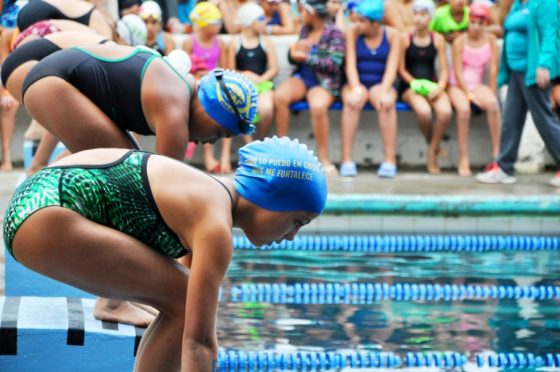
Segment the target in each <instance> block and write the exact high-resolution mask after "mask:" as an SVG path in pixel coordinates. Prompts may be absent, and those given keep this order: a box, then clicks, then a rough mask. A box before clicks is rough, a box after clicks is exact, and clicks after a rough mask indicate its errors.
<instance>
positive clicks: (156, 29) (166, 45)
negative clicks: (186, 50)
mask: <svg viewBox="0 0 560 372" xmlns="http://www.w3.org/2000/svg"><path fill="white" fill-rule="evenodd" d="M138 15H139V16H140V18H142V20H143V21H144V22H145V23H146V27H147V28H148V38H147V39H146V46H147V47H150V48H152V49H154V50H156V51H157V52H158V53H159V54H161V55H162V56H166V55H168V54H169V53H171V51H172V50H173V49H175V42H174V41H173V36H171V34H170V33H169V32H165V31H163V30H162V16H161V8H160V7H159V5H158V3H156V2H155V1H151V0H148V1H144V2H143V3H142V5H141V6H140V10H139V11H138Z"/></svg>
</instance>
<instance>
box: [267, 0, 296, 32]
mask: <svg viewBox="0 0 560 372" xmlns="http://www.w3.org/2000/svg"><path fill="white" fill-rule="evenodd" d="M259 5H260V6H261V7H262V8H263V9H264V15H265V16H266V28H265V31H266V33H267V34H269V35H290V34H295V33H296V27H295V23H294V20H293V19H292V14H291V9H290V4H288V3H286V2H283V1H282V0H260V1H259Z"/></svg>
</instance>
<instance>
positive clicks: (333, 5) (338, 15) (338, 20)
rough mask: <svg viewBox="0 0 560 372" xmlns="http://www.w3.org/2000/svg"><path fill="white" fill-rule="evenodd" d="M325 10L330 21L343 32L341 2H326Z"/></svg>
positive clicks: (334, 0)
mask: <svg viewBox="0 0 560 372" xmlns="http://www.w3.org/2000/svg"><path fill="white" fill-rule="evenodd" d="M327 9H328V11H329V14H330V16H331V21H333V22H334V24H335V25H336V26H337V27H338V28H340V29H341V30H344V29H345V24H344V7H343V6H342V0H328V1H327Z"/></svg>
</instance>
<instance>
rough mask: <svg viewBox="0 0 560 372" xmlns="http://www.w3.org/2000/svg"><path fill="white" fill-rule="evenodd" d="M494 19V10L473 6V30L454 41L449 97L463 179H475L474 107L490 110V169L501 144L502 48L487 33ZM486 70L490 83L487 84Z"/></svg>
mask: <svg viewBox="0 0 560 372" xmlns="http://www.w3.org/2000/svg"><path fill="white" fill-rule="evenodd" d="M489 18H490V9H489V8H488V7H487V6H486V5H484V4H482V3H475V4H472V5H471V7H470V12H469V30H468V32H467V33H466V34H463V35H461V36H459V37H457V38H456V39H455V41H454V42H453V73H452V74H451V77H450V80H449V97H450V98H451V102H452V104H453V107H455V111H456V114H457V143H458V146H459V164H458V172H459V175H460V176H471V175H472V172H471V167H470V162H469V125H470V117H471V104H472V105H474V106H476V107H477V108H480V109H481V110H483V111H486V116H487V120H488V128H489V131H490V141H491V143H492V162H491V163H490V164H488V166H487V168H488V169H492V168H493V167H495V162H496V157H497V156H498V150H499V149H498V146H499V143H500V121H501V114H500V105H499V103H498V97H497V95H496V93H497V88H496V79H497V75H498V63H499V58H498V47H497V46H496V37H495V36H494V35H492V34H489V33H487V32H485V26H486V24H487V23H488V21H489ZM485 69H487V70H488V84H484V82H483V80H484V73H485Z"/></svg>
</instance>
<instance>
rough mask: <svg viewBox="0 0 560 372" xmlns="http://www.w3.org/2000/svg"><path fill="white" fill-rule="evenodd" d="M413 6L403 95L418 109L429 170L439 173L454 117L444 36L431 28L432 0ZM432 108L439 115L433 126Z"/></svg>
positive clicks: (402, 69) (421, 0)
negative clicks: (439, 160) (447, 90)
mask: <svg viewBox="0 0 560 372" xmlns="http://www.w3.org/2000/svg"><path fill="white" fill-rule="evenodd" d="M412 7H413V11H414V20H415V23H416V30H415V31H414V33H411V34H408V33H407V34H405V35H403V44H404V58H402V59H401V65H400V69H399V72H400V75H401V78H402V86H401V91H402V92H403V93H402V99H403V101H404V102H406V103H408V104H409V105H410V107H411V108H412V110H413V111H414V112H415V113H416V117H417V118H418V125H419V126H420V130H421V131H422V134H423V135H424V138H425V139H426V142H427V143H428V167H427V168H428V172H429V173H430V174H438V173H441V171H440V169H439V166H438V163H437V158H438V157H441V156H444V155H445V152H444V151H443V150H441V147H440V145H441V139H442V138H443V135H444V134H445V130H446V129H447V126H448V125H449V121H450V120H451V103H450V102H449V97H448V96H447V94H446V93H445V87H446V85H447V80H448V76H449V70H448V66H447V56H446V51H445V49H446V47H445V39H444V38H443V36H441V35H440V34H438V33H437V32H430V30H429V28H428V25H429V23H430V18H431V17H432V16H433V15H434V11H435V5H434V3H433V1H432V0H415V1H414V4H413V6H412ZM436 60H437V63H438V66H439V77H438V74H436V69H435V62H436ZM436 82H437V83H436ZM432 110H433V111H434V112H435V115H436V121H435V124H434V125H433V126H432Z"/></svg>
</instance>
